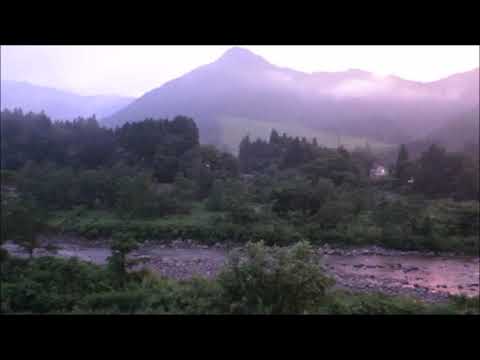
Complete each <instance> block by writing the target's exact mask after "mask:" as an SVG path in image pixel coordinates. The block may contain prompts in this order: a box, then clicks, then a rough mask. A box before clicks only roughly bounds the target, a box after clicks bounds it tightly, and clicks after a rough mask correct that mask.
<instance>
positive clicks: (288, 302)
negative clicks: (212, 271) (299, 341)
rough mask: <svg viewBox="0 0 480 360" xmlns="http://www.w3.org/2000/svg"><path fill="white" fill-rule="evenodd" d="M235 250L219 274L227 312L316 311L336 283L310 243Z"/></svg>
mask: <svg viewBox="0 0 480 360" xmlns="http://www.w3.org/2000/svg"><path fill="white" fill-rule="evenodd" d="M245 251H246V252H245V254H241V253H238V252H237V253H234V254H233V255H232V256H231V258H230V261H229V265H228V267H227V269H226V270H224V271H223V272H222V273H221V274H220V276H219V280H218V281H219V284H220V286H221V288H222V299H223V304H224V306H226V307H228V309H226V311H227V312H231V313H237V314H258V313H264V314H265V313H266V314H300V313H307V312H314V311H315V310H316V309H317V307H318V306H319V305H320V304H321V302H322V299H323V297H324V294H325V291H326V289H327V288H328V287H329V286H330V285H332V284H333V282H332V280H330V279H329V278H327V277H326V276H325V275H324V273H323V269H322V268H321V266H320V264H319V259H318V258H317V256H316V255H315V253H314V251H313V249H312V248H311V247H310V245H308V243H304V242H302V243H298V244H296V245H294V246H292V247H290V248H278V247H274V248H267V247H265V246H264V244H263V242H260V243H248V244H247V245H246V248H245Z"/></svg>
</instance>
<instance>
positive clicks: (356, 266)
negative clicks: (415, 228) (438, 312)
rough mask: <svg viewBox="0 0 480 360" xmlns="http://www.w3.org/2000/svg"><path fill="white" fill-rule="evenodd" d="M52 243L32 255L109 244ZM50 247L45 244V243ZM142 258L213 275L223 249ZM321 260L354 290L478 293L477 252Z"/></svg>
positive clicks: (434, 297) (155, 248)
mask: <svg viewBox="0 0 480 360" xmlns="http://www.w3.org/2000/svg"><path fill="white" fill-rule="evenodd" d="M49 243H50V245H54V247H55V248H50V249H49V250H46V249H39V250H37V251H36V252H35V256H46V255H48V256H57V257H63V258H68V257H78V258H79V259H81V260H84V261H89V262H93V263H95V264H99V265H102V264H105V263H106V262H107V258H108V257H109V256H110V249H109V248H108V247H107V246H106V245H104V243H102V242H101V241H97V242H86V241H79V240H78V239H68V240H64V239H55V240H54V241H51V242H49ZM3 247H4V248H5V249H6V250H7V251H9V253H11V254H12V255H15V256H20V257H26V256H27V254H26V252H25V251H24V250H22V249H21V248H20V247H18V246H17V245H15V244H13V243H11V242H8V243H6V244H4V245H3ZM47 249H48V247H47ZM131 257H132V258H136V259H142V260H143V264H144V265H143V266H146V267H148V268H150V269H151V270H152V271H154V272H155V273H158V274H160V275H162V276H167V277H171V278H175V279H188V278H191V277H193V276H201V277H207V278H213V277H215V275H217V274H218V273H219V271H220V270H221V269H222V266H223V265H224V263H225V260H226V259H227V251H226V250H225V249H223V248H220V247H209V248H207V247H205V246H203V247H199V246H194V247H191V246H189V247H186V246H180V247H179V246H174V247H169V246H167V245H160V244H155V243H150V244H146V245H142V246H141V248H140V249H138V250H137V251H135V252H133V253H132V254H131ZM322 259H323V260H322V261H323V265H324V267H325V268H326V270H327V272H328V273H329V274H330V275H331V276H333V277H334V278H335V279H336V281H337V286H338V287H341V288H344V289H350V290H353V291H366V292H372V291H379V292H382V293H386V294H391V295H411V296H416V297H419V298H422V299H424V300H428V301H438V300H442V299H446V298H448V296H449V295H460V294H463V295H466V296H478V295H479V291H480V290H479V277H480V273H479V272H480V261H479V258H478V257H465V256H432V255H430V256H429V255H419V254H413V255H412V254H408V253H401V252H397V253H395V254H394V255H388V256H387V255H378V254H368V253H367V254H365V251H363V252H362V251H359V252H355V251H353V252H348V253H346V254H345V253H342V252H335V251H331V252H330V254H325V253H323V257H322Z"/></svg>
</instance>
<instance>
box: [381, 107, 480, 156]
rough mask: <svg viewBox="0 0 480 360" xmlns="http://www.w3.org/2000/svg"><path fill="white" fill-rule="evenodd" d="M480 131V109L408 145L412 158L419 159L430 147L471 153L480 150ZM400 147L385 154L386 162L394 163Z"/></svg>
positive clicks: (459, 116)
mask: <svg viewBox="0 0 480 360" xmlns="http://www.w3.org/2000/svg"><path fill="white" fill-rule="evenodd" d="M479 131H480V107H479V106H478V105H477V106H476V107H475V108H474V109H472V110H470V111H468V112H465V113H463V114H460V115H458V116H456V117H454V118H452V119H450V120H449V121H448V122H447V123H446V124H445V125H444V126H442V127H440V128H437V129H435V130H433V131H432V132H431V133H430V134H428V135H427V136H425V137H422V138H420V139H417V140H414V141H411V142H409V143H407V144H406V146H407V149H408V153H409V156H410V158H412V159H416V158H418V157H419V156H420V155H421V154H422V153H423V152H424V151H426V150H428V148H429V147H430V145H432V144H437V145H440V146H443V147H445V148H446V149H447V151H449V152H464V151H467V152H470V151H471V149H478V146H479V140H480V139H479V137H480V136H479ZM397 155H398V147H395V148H392V149H390V150H388V152H386V153H385V154H384V156H385V159H384V160H385V162H387V163H394V162H395V160H396V159H397Z"/></svg>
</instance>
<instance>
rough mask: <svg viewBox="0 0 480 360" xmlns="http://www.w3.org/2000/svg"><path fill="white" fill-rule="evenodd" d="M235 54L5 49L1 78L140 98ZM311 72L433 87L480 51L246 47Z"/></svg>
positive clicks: (184, 49)
mask: <svg viewBox="0 0 480 360" xmlns="http://www.w3.org/2000/svg"><path fill="white" fill-rule="evenodd" d="M230 47H231V46H2V47H1V77H2V79H7V80H17V81H28V82H31V83H33V84H38V85H44V86H50V87H56V88H59V89H65V90H72V91H75V92H77V93H80V94H85V95H90V94H92V95H93V94H118V95H127V96H140V95H142V94H143V93H145V92H146V91H149V90H151V89H153V88H156V87H158V86H160V85H162V84H163V83H165V82H167V81H169V80H171V79H174V78H176V77H179V76H181V75H182V74H184V73H186V72H188V71H190V70H192V69H194V68H196V67H198V66H200V65H203V64H207V63H210V62H213V61H215V60H216V59H217V58H218V57H220V56H221V55H222V54H223V53H224V52H225V51H226V50H228V49H229V48H230ZM241 47H244V48H247V49H250V50H251V51H253V52H254V53H256V54H258V55H260V56H262V57H264V58H265V59H266V60H267V61H269V62H271V63H272V64H275V65H279V66H282V67H289V68H292V69H295V70H299V71H304V72H309V73H311V72H317V71H343V70H347V69H352V68H353V69H362V70H366V71H370V72H373V73H376V74H379V75H389V74H393V75H397V76H400V77H402V78H405V79H409V80H417V81H433V80H438V79H440V78H443V77H446V76H449V75H451V74H454V73H457V72H463V71H468V70H471V69H474V68H476V67H478V66H479V52H480V51H479V47H478V46H241Z"/></svg>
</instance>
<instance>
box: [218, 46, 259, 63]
mask: <svg viewBox="0 0 480 360" xmlns="http://www.w3.org/2000/svg"><path fill="white" fill-rule="evenodd" d="M218 61H219V62H222V63H228V64H236V65H252V64H262V65H265V64H268V62H267V61H266V60H265V59H263V58H262V57H261V56H258V55H256V54H254V53H253V52H251V51H250V50H247V49H244V48H241V47H237V46H235V47H232V48H230V49H228V50H227V51H226V52H225V53H224V54H223V55H222V56H221V57H220V59H218Z"/></svg>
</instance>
